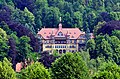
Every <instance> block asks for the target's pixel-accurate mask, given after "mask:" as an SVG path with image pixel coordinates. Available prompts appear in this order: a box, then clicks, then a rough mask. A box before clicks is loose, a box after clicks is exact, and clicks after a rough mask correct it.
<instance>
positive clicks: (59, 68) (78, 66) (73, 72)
mask: <svg viewBox="0 0 120 79" xmlns="http://www.w3.org/2000/svg"><path fill="white" fill-rule="evenodd" d="M51 71H52V77H53V79H61V78H62V79H88V78H89V74H88V68H87V65H86V63H85V62H84V61H83V59H82V57H81V56H80V55H79V54H78V53H74V54H73V53H66V54H65V55H63V56H61V57H60V58H59V59H57V60H56V61H55V62H54V63H53V64H52V67H51Z"/></svg>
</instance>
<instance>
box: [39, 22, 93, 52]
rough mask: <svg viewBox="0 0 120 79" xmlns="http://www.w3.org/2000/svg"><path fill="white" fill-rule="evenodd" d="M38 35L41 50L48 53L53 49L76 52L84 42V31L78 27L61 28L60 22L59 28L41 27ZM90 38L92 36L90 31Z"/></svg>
mask: <svg viewBox="0 0 120 79" xmlns="http://www.w3.org/2000/svg"><path fill="white" fill-rule="evenodd" d="M38 37H39V39H40V40H41V51H49V52H50V53H52V52H53V51H54V50H56V51H58V52H59V53H65V52H77V51H79V50H80V49H81V48H82V47H83V46H85V42H86V34H85V32H82V31H80V30H79V29H78V28H62V23H60V24H59V28H42V29H41V30H40V31H39V32H38ZM90 38H93V35H92V33H90Z"/></svg>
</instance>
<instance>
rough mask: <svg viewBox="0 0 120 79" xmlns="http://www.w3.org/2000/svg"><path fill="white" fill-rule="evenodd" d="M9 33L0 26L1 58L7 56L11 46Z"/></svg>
mask: <svg viewBox="0 0 120 79" xmlns="http://www.w3.org/2000/svg"><path fill="white" fill-rule="evenodd" d="M7 40H8V38H7V34H6V32H5V31H4V30H3V29H1V28H0V60H2V59H3V58H4V57H7V53H8V49H9V46H8V45H7Z"/></svg>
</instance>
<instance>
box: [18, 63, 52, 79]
mask: <svg viewBox="0 0 120 79" xmlns="http://www.w3.org/2000/svg"><path fill="white" fill-rule="evenodd" d="M20 74H21V76H20V79H51V77H50V73H49V72H48V70H47V69H46V68H45V67H44V66H43V65H42V64H41V63H39V62H35V63H33V64H31V65H30V66H28V67H27V68H26V69H23V70H22V71H21V72H20Z"/></svg>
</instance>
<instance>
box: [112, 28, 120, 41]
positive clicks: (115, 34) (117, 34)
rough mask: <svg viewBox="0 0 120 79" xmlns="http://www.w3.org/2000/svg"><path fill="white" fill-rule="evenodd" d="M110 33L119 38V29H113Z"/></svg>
mask: <svg viewBox="0 0 120 79" xmlns="http://www.w3.org/2000/svg"><path fill="white" fill-rule="evenodd" d="M112 35H113V36H116V37H118V38H119V39H120V30H114V31H113V32H112Z"/></svg>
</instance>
